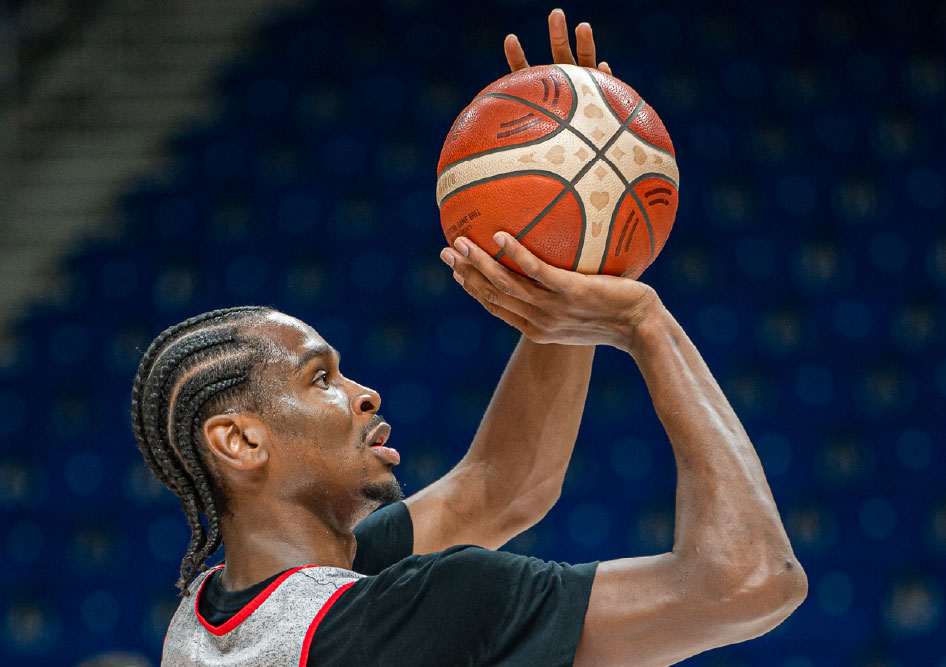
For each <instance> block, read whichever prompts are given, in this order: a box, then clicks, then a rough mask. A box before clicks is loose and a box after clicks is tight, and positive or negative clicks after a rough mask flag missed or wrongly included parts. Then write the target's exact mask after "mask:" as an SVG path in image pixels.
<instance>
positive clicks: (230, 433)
mask: <svg viewBox="0 0 946 667" xmlns="http://www.w3.org/2000/svg"><path fill="white" fill-rule="evenodd" d="M204 438H205V439H206V440H207V448H208V449H209V450H210V453H211V454H212V455H213V456H214V457H215V458H216V459H217V461H219V462H220V463H221V464H223V465H225V466H228V467H230V468H234V469H237V470H245V471H250V470H254V469H256V468H259V467H261V466H263V465H265V464H266V462H267V461H268V460H269V450H268V444H269V442H268V438H267V433H266V428H265V426H263V425H262V424H259V423H258V420H256V419H253V418H252V417H251V416H249V415H243V414H232V415H214V416H213V417H211V418H210V419H208V420H207V421H206V422H204Z"/></svg>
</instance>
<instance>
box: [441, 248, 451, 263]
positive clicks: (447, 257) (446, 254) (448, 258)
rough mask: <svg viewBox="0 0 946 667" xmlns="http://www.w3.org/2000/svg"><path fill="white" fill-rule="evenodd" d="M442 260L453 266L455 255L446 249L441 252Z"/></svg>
mask: <svg viewBox="0 0 946 667" xmlns="http://www.w3.org/2000/svg"><path fill="white" fill-rule="evenodd" d="M440 259H442V260H443V261H444V262H446V263H447V266H453V253H452V252H450V251H449V250H447V249H446V248H444V249H443V250H441V251H440Z"/></svg>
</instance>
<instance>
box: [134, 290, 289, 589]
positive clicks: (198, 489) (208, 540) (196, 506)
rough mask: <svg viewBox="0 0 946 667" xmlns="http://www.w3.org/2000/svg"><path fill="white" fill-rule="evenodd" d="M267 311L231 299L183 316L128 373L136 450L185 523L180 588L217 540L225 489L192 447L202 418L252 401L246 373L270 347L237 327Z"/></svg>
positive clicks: (202, 566)
mask: <svg viewBox="0 0 946 667" xmlns="http://www.w3.org/2000/svg"><path fill="white" fill-rule="evenodd" d="M272 312H276V311H275V310H274V309H272V308H268V307H265V306H239V307H236V308H224V309H220V310H214V311H210V312H207V313H202V314H200V315H197V316H195V317H191V318H190V319H187V320H185V321H184V322H181V323H180V324H177V325H175V326H173V327H169V328H168V329H165V330H164V331H163V332H161V334H160V335H159V336H158V337H157V338H155V339H154V341H152V343H151V345H149V346H148V349H147V350H146V351H145V354H144V356H143V357H142V359H141V363H140V364H139V366H138V371H137V373H136V374H135V380H134V383H133V385H132V391H131V423H132V429H133V430H134V434H135V439H136V441H137V443H138V449H139V450H140V451H141V454H142V456H143V457H144V460H145V462H146V463H147V464H148V467H149V468H150V469H151V471H152V472H153V473H154V475H155V476H156V477H157V478H158V479H159V480H160V481H161V482H162V483H163V484H164V485H165V486H167V487H168V488H169V489H170V490H171V491H173V492H174V494H175V495H176V496H177V497H178V499H179V500H180V501H181V507H182V508H183V510H184V514H185V516H186V517H187V523H188V525H189V526H190V529H191V538H190V543H189V545H188V548H187V552H186V554H185V556H184V559H183V561H182V562H181V572H180V578H179V579H178V581H177V587H178V588H179V589H180V590H181V593H182V594H183V595H186V594H187V587H188V585H189V584H190V582H191V580H192V579H193V578H194V577H195V576H197V574H199V573H200V572H201V571H203V570H204V569H206V565H205V561H206V560H207V558H209V557H210V556H211V555H212V554H213V553H214V552H215V551H216V550H217V548H218V547H219V546H220V543H221V539H222V535H221V528H220V517H221V515H222V514H223V512H225V511H226V496H225V495H224V494H223V493H222V492H221V488H220V486H219V482H218V481H217V480H215V478H214V477H213V475H212V474H211V473H210V470H209V469H208V466H207V461H206V460H205V458H204V455H203V453H202V452H203V448H202V447H201V446H199V443H201V442H202V435H201V433H202V427H203V423H204V421H205V420H206V419H207V417H208V416H209V415H210V413H211V412H213V411H214V410H219V409H221V408H223V407H233V406H235V405H238V406H242V407H250V408H256V407H258V406H257V404H256V401H257V397H256V396H255V394H254V392H253V391H252V387H251V385H252V383H251V382H250V380H251V377H252V374H253V371H254V370H255V369H256V368H257V367H258V366H259V364H260V363H261V362H262V361H263V360H264V359H265V358H266V356H267V353H268V352H270V351H271V347H269V346H267V343H266V341H265V340H263V339H260V338H250V337H247V336H245V335H243V333H242V332H243V330H244V329H245V325H246V324H247V323H250V322H254V321H259V320H260V319H262V317H264V316H265V315H266V314H269V313H272ZM201 514H203V516H204V517H205V519H206V522H207V526H206V528H205V526H204V522H203V520H202V519H201Z"/></svg>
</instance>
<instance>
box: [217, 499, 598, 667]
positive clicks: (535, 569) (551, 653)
mask: <svg viewBox="0 0 946 667" xmlns="http://www.w3.org/2000/svg"><path fill="white" fill-rule="evenodd" d="M355 537H356V539H357V541H358V547H357V550H356V552H355V560H354V563H353V565H352V569H353V570H354V571H356V572H359V573H361V574H366V575H369V576H367V577H365V578H363V579H359V580H358V581H356V582H355V583H354V584H353V585H352V586H351V588H349V589H348V590H347V591H346V592H345V593H344V594H343V595H342V596H341V597H339V598H338V600H337V601H336V602H335V604H334V605H333V606H332V607H331V608H330V609H329V610H328V612H327V613H326V614H325V617H324V618H323V619H322V622H321V623H320V624H319V627H318V629H317V630H316V632H315V635H314V636H313V639H312V644H311V646H310V651H309V664H310V665H346V666H348V665H351V666H354V665H366V666H367V665H383V666H384V667H396V666H398V665H411V666H412V667H419V666H427V665H431V666H438V665H450V666H454V665H456V666H460V665H471V666H472V665H509V666H511V665H530V666H534V665H542V666H543V667H552V666H554V665H570V664H572V662H573V660H574V656H575V650H576V649H577V647H578V639H579V637H580V635H581V629H582V624H583V622H584V618H585V610H586V609H587V606H588V596H589V595H590V593H591V584H592V581H593V580H594V574H595V569H596V567H597V563H587V564H584V565H576V566H572V565H567V564H560V563H548V562H545V561H542V560H538V559H536V558H528V557H526V556H518V555H515V554H510V553H506V552H502V551H490V550H487V549H481V548H479V547H473V546H458V547H451V548H450V549H447V550H445V551H441V552H439V553H433V554H424V555H418V556H412V555H411V551H412V550H413V548H414V533H413V524H412V523H411V518H410V513H409V512H408V510H407V506H406V505H404V503H395V504H393V505H389V506H387V507H385V508H382V509H380V510H378V511H377V512H374V513H373V514H372V515H371V516H369V517H368V518H367V519H365V520H364V521H363V522H362V523H361V524H360V525H359V526H358V527H357V528H356V529H355ZM278 576H279V575H278V574H276V575H273V576H272V577H270V578H269V579H267V580H266V581H262V582H260V583H258V584H256V585H254V586H251V587H250V588H247V589H244V590H242V591H232V592H230V591H226V590H224V589H223V588H222V587H221V586H220V584H219V583H218V581H217V577H216V576H215V575H211V576H210V578H209V580H208V581H207V583H206V584H205V585H204V587H203V591H202V593H201V596H200V600H199V601H198V606H199V609H200V613H201V615H203V616H204V618H205V619H206V620H207V621H208V622H209V623H211V624H212V625H221V624H223V623H225V622H226V621H228V620H229V619H230V618H231V617H232V616H234V615H235V614H237V613H238V612H239V611H240V609H242V608H243V607H244V606H245V605H246V604H248V603H249V602H250V601H251V600H252V599H253V598H254V597H256V595H257V594H259V593H260V592H261V591H262V590H263V589H265V588H266V586H268V585H269V584H270V583H272V582H273V581H274V580H275V579H276V578H277V577H278Z"/></svg>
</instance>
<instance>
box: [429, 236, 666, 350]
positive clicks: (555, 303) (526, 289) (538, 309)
mask: <svg viewBox="0 0 946 667" xmlns="http://www.w3.org/2000/svg"><path fill="white" fill-rule="evenodd" d="M493 240H494V241H496V243H497V244H498V245H499V246H500V247H501V248H502V249H503V250H504V251H505V254H506V256H507V257H509V258H510V259H512V260H513V261H514V262H515V263H516V264H518V265H519V267H520V268H521V269H522V271H523V273H525V274H526V275H527V276H528V277H529V278H531V279H532V280H529V278H524V277H522V276H521V275H519V274H517V273H515V272H514V271H510V270H509V269H507V268H506V267H505V266H503V265H502V264H500V263H499V262H497V261H496V260H495V259H493V258H492V257H491V256H490V255H489V254H488V253H487V252H486V251H485V250H483V249H482V248H480V247H479V246H477V245H476V244H475V243H473V242H472V241H470V240H469V239H467V238H465V237H460V238H458V239H457V240H456V243H455V244H454V247H455V250H454V249H452V248H444V250H443V251H442V252H441V253H440V256H441V258H442V259H443V260H444V261H445V262H446V263H447V264H448V265H450V266H451V267H452V268H453V276H454V278H455V279H456V281H457V282H458V283H460V284H461V285H462V286H463V289H465V290H466V291H467V292H468V293H469V294H470V295H471V296H472V297H473V298H474V299H476V300H477V301H479V302H480V304H481V305H482V306H483V307H484V308H486V310H488V311H489V312H490V313H492V314H493V315H495V316H496V317H498V318H500V319H501V320H503V321H504V322H506V323H507V324H510V325H512V326H513V327H515V328H516V329H518V330H519V331H521V332H522V333H523V334H524V335H525V336H526V337H527V338H529V339H530V340H532V341H535V342H536V343H561V344H567V345H611V346H613V347H617V348H619V349H621V350H624V351H626V352H631V346H632V345H633V342H634V340H635V338H636V333H637V329H638V327H639V326H640V325H641V324H642V323H643V322H645V321H646V319H647V317H648V316H649V315H651V314H653V313H657V312H659V311H660V310H661V308H662V306H661V303H660V299H658V298H657V293H656V292H655V291H654V289H653V288H652V287H650V286H649V285H645V284H644V283H641V282H638V281H636V280H633V279H631V278H619V277H616V276H604V275H584V274H581V273H577V272H574V271H566V270H564V269H559V268H557V267H554V266H552V265H550V264H547V263H546V262H543V261H542V260H541V259H539V258H538V257H536V256H535V255H533V254H532V253H531V252H530V251H529V250H528V249H526V247H525V246H523V245H522V244H521V243H519V241H517V240H516V239H515V237H513V236H511V235H509V234H507V233H505V232H498V233H497V234H496V235H495V236H494V237H493Z"/></svg>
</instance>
